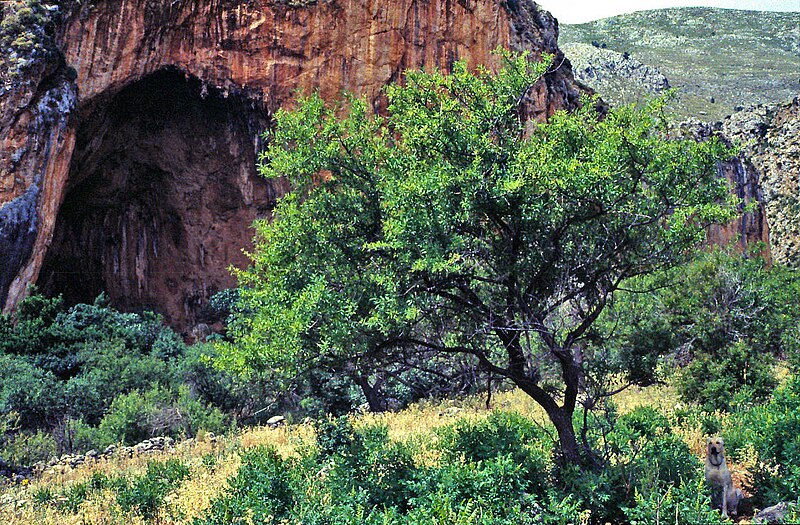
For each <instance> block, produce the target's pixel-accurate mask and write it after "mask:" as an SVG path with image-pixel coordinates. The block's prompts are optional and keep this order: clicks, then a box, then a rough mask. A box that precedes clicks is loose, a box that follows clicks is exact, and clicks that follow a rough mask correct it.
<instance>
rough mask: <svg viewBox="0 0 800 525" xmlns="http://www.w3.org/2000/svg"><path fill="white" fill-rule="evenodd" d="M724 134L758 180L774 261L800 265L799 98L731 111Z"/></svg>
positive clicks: (724, 126) (766, 237)
mask: <svg viewBox="0 0 800 525" xmlns="http://www.w3.org/2000/svg"><path fill="white" fill-rule="evenodd" d="M722 132H723V134H724V135H725V136H726V137H728V138H729V139H730V140H732V141H733V142H734V143H736V144H737V145H739V146H740V147H741V148H742V154H741V159H744V161H743V162H742V164H743V167H744V169H745V170H748V171H749V172H750V173H751V174H752V175H751V176H752V177H753V178H755V179H756V180H757V185H758V188H759V200H760V201H761V206H762V209H763V216H764V222H765V223H766V224H768V225H769V231H768V232H766V235H764V240H765V241H766V242H767V243H768V245H769V249H770V253H771V256H772V259H773V260H774V261H775V262H777V263H780V264H784V265H788V266H791V267H795V268H797V267H800V186H798V183H799V182H800V96H798V97H795V98H794V99H793V100H792V101H791V102H787V103H785V104H780V105H772V106H756V107H752V108H748V109H746V110H743V111H739V112H737V113H734V114H733V115H731V116H730V117H728V118H727V119H725V120H724V121H723V123H722Z"/></svg>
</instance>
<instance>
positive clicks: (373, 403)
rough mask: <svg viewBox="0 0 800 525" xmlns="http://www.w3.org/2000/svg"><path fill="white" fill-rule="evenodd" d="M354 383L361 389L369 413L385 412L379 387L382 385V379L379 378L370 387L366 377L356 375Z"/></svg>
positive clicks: (384, 402)
mask: <svg viewBox="0 0 800 525" xmlns="http://www.w3.org/2000/svg"><path fill="white" fill-rule="evenodd" d="M355 382H356V384H357V385H358V386H360V387H361V392H363V393H364V397H366V398H367V404H368V405H369V411H370V412H385V411H386V400H385V399H384V398H383V394H381V385H382V384H383V378H382V377H379V378H378V379H377V380H376V381H375V384H374V385H370V384H369V379H367V377H366V376H362V375H361V374H356V375H355Z"/></svg>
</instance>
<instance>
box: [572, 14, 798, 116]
mask: <svg viewBox="0 0 800 525" xmlns="http://www.w3.org/2000/svg"><path fill="white" fill-rule="evenodd" d="M560 33H561V34H560V37H559V44H560V45H564V44H567V43H571V42H579V43H586V44H591V43H593V42H594V43H595V44H596V45H600V46H603V45H605V47H607V49H610V50H614V51H618V52H620V53H624V52H628V53H630V55H631V57H633V58H635V59H637V60H639V61H640V62H643V63H645V64H649V65H652V66H655V67H656V68H658V70H659V71H661V73H663V74H664V75H665V76H666V77H667V78H668V79H669V82H670V85H671V86H672V87H676V88H678V89H679V90H680V93H681V100H680V103H679V106H678V108H677V110H678V111H679V112H680V113H681V115H683V116H696V117H699V118H701V119H703V120H717V119H720V118H722V117H724V116H726V115H728V114H730V113H731V112H732V111H733V110H734V108H735V107H736V106H748V105H752V104H762V103H776V102H782V101H785V100H787V99H789V98H790V97H792V96H794V95H797V94H798V93H800V13H767V12H760V11H739V10H733V9H712V8H704V7H703V8H701V7H690V8H674V9H658V10H653V11H640V12H638V13H632V14H627V15H620V16H616V17H612V18H605V19H602V20H597V21H594V22H589V23H586V24H578V25H567V24H563V25H561V32H560ZM568 56H569V55H568ZM601 94H602V92H601ZM607 98H612V99H613V96H612V97H607ZM712 98H713V100H714V102H712V101H711V100H712Z"/></svg>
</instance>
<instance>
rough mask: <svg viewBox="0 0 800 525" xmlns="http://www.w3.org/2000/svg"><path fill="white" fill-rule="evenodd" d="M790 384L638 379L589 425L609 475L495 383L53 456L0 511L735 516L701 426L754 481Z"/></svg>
mask: <svg viewBox="0 0 800 525" xmlns="http://www.w3.org/2000/svg"><path fill="white" fill-rule="evenodd" d="M787 384H788V385H789V386H788V387H784V393H783V394H780V395H777V396H776V400H775V401H774V402H773V403H775V404H776V407H778V409H777V410H772V412H770V409H764V410H761V411H756V412H752V413H749V415H748V416H746V417H745V418H744V419H742V418H741V417H740V418H739V419H736V418H737V417H739V416H736V415H729V416H721V415H719V414H708V413H704V412H701V411H699V410H697V409H694V408H692V407H687V406H685V405H683V404H681V403H680V402H678V401H677V399H678V396H677V394H676V393H675V392H674V390H673V389H671V388H666V387H650V388H648V389H631V390H628V391H625V392H623V394H621V395H620V396H618V398H617V400H616V404H615V407H614V409H613V410H609V411H607V412H606V413H604V414H603V415H602V416H600V415H598V416H591V417H590V421H589V422H590V428H591V431H590V432H589V434H588V439H589V440H591V441H592V444H593V446H594V447H595V449H596V450H601V451H602V452H603V456H604V459H605V461H606V462H607V463H606V468H605V469H604V470H603V471H602V472H601V473H598V474H586V473H585V472H579V471H576V470H569V469H561V470H559V469H558V467H557V466H556V464H555V462H554V460H553V456H552V444H553V436H552V435H551V430H550V428H549V426H548V425H547V424H546V423H545V421H544V417H543V415H542V413H541V412H540V411H539V410H538V409H537V408H536V407H535V406H534V405H533V403H532V402H531V401H530V400H529V398H527V397H526V396H525V395H524V394H522V393H520V392H518V391H509V392H500V393H496V394H495V395H494V396H493V405H494V407H495V408H494V409H493V410H486V409H485V406H484V404H485V400H484V399H483V398H478V397H472V398H466V399H464V400H461V401H445V402H437V403H433V402H427V403H419V404H416V405H413V406H412V407H410V408H409V409H407V410H404V411H402V412H398V413H386V414H363V415H360V416H356V417H349V418H348V417H343V418H339V419H329V420H318V421H316V422H306V423H303V424H297V425H290V426H288V427H280V428H267V427H258V428H252V429H247V430H243V431H239V432H238V433H235V434H231V435H228V436H221V437H217V438H214V439H197V440H191V441H189V442H186V443H181V444H178V446H177V447H176V448H175V450H174V451H171V452H160V453H156V454H153V455H147V456H137V457H133V458H127V457H118V456H117V457H113V458H110V459H100V460H98V461H96V462H92V463H88V464H86V465H83V466H81V467H79V468H77V469H68V468H63V469H60V470H59V469H51V470H50V471H48V472H46V473H45V474H43V475H42V477H41V478H39V479H36V480H34V481H32V482H30V483H26V484H20V485H8V486H6V487H5V488H4V490H3V492H2V494H0V520H2V522H3V523H9V524H43V525H46V524H85V523H86V524H88V523H91V524H109V525H111V524H123V523H124V524H128V523H130V524H145V523H159V524H191V525H217V524H220V525H221V524H225V525H228V524H238V523H241V524H249V523H287V524H290V523H303V524H315V523H320V524H322V523H330V524H334V523H335V524H357V523H358V524H361V523H376V524H377V523H380V524H384V525H385V524H398V525H399V524H401V523H419V524H423V523H424V524H445V523H447V524H458V523H464V524H466V523H470V524H473V523H475V524H496V525H499V524H509V525H510V524H512V523H514V524H517V523H531V524H533V523H564V524H566V523H605V522H608V521H610V522H613V523H624V522H636V521H637V520H638V522H640V523H650V522H652V519H653V515H652V512H653V509H656V508H658V510H659V512H660V513H661V515H662V516H663V515H670V516H675V515H676V512H678V513H679V516H680V517H681V520H682V521H681V522H697V521H698V520H701V521H702V520H705V522H722V521H721V518H720V517H719V513H718V512H717V511H714V510H711V509H710V504H709V501H710V500H709V494H708V492H707V489H705V488H704V487H703V481H702V478H703V466H702V460H701V457H700V456H701V454H702V450H703V445H704V440H703V437H704V435H707V434H709V433H716V432H719V431H722V432H723V433H726V434H730V435H732V438H733V439H732V444H733V445H734V447H736V448H735V453H734V454H733V457H734V459H735V461H736V462H735V463H734V464H732V470H733V471H734V474H735V477H736V478H737V479H741V480H742V481H747V480H749V479H750V478H752V476H751V473H750V472H749V471H747V470H744V467H746V466H748V465H749V466H750V467H751V468H753V467H754V466H755V465H756V463H758V461H754V456H758V455H759V454H760V455H761V456H760V457H761V458H762V461H761V463H762V464H764V461H763V459H765V458H767V456H768V454H769V443H770V441H769V439H762V440H760V441H759V440H758V439H756V440H753V439H750V438H752V437H753V436H752V435H751V434H752V433H751V434H748V433H747V432H745V431H743V430H741V429H742V428H743V425H742V424H743V423H744V425H745V426H746V425H749V424H757V425H759V428H761V429H762V430H761V431H760V432H761V434H762V435H764V436H766V435H768V434H769V433H768V432H765V431H764V430H763V429H764V428H766V427H767V426H768V425H767V423H766V419H765V418H766V417H767V416H766V414H768V413H773V414H778V415H780V416H781V421H782V422H783V427H781V428H782V429H783V430H781V431H784V430H785V427H787V425H789V426H790V425H791V424H792V421H794V419H792V418H791V417H790V414H791V413H792V410H794V409H795V408H797V405H798V404H799V403H798V401H797V400H798V399H800V398H799V397H798V396H796V395H795V394H794V392H796V391H797V388H796V387H795V386H792V381H788V382H787ZM642 405H647V406H642ZM747 418H749V419H747ZM795 419H797V418H795ZM799 420H800V419H799ZM737 428H738V429H739V430H738V431H737ZM200 437H201V438H202V436H200ZM773 437H774V436H773ZM745 442H751V443H752V442H757V443H762V444H764V445H765V446H766V447H767V448H764V449H763V450H755V449H754V448H753V446H751V445H745ZM755 473H756V474H757V475H761V476H764V475H766V474H765V472H764V471H763V469H762V470H758V469H755ZM762 481H763V480H762ZM779 488H780V487H777V486H772V487H771V489H770V490H773V491H775V490H778V489H779ZM788 488H789V489H791V487H788Z"/></svg>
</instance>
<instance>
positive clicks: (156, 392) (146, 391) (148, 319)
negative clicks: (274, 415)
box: [0, 294, 263, 461]
mask: <svg viewBox="0 0 800 525" xmlns="http://www.w3.org/2000/svg"><path fill="white" fill-rule="evenodd" d="M203 348H205V349H209V348H211V347H209V346H205V347H198V348H193V349H192V350H191V351H190V350H189V349H188V348H187V346H186V345H185V344H184V342H183V341H182V340H181V338H180V336H178V335H177V334H176V333H175V332H173V331H172V330H170V329H169V328H166V327H165V326H163V324H162V320H161V318H160V317H159V316H158V315H155V314H153V313H150V312H144V313H142V314H135V313H123V312H119V311H117V310H115V309H113V308H110V307H109V306H108V301H107V299H106V298H105V297H104V296H100V297H98V299H97V300H96V301H95V302H94V304H77V305H74V306H71V307H69V308H67V307H66V306H65V305H64V304H63V301H62V300H61V299H60V298H54V299H48V298H45V297H43V296H41V295H37V294H33V295H31V296H30V297H28V298H27V299H25V300H24V301H23V302H22V303H21V305H20V307H19V309H18V311H17V312H16V314H15V318H13V319H12V317H10V316H5V315H0V415H4V414H10V413H12V412H13V413H17V414H19V415H20V417H19V420H18V423H19V429H18V430H19V431H20V432H21V433H17V434H15V436H14V443H15V444H14V443H11V442H8V443H6V444H5V445H6V447H7V448H8V449H9V450H8V451H6V456H8V457H11V458H14V461H22V460H23V459H24V460H25V461H36V460H47V459H49V457H50V456H52V455H54V454H53V452H56V453H58V454H60V453H64V452H73V451H78V452H84V451H86V450H88V449H91V448H102V447H105V446H107V445H109V444H111V443H114V442H124V443H127V444H133V443H134V442H136V441H140V440H142V439H146V438H149V437H152V436H153V435H161V434H165V435H171V436H173V437H176V438H180V437H185V436H189V435H195V434H196V433H197V431H198V430H199V429H201V428H203V429H206V430H211V431H214V432H223V431H225V430H226V429H227V428H229V425H230V418H229V417H228V416H226V415H225V414H224V413H223V412H222V411H221V410H220V408H219V407H218V406H213V403H217V404H218V405H219V406H222V408H225V409H227V410H233V409H234V408H241V407H243V406H245V405H246V404H247V403H248V402H249V403H253V402H254V400H255V399H259V396H260V397H261V398H263V391H258V390H256V389H255V388H253V387H251V386H249V385H244V384H243V383H242V382H241V381H238V380H235V379H234V378H232V377H231V376H230V375H229V374H227V373H224V372H220V371H217V370H212V368H211V366H210V364H209V359H208V358H207V357H205V356H204V351H203ZM43 432H44V433H49V434H50V436H51V437H52V438H47V436H46V435H45V434H43ZM53 440H55V450H54V451H53V450H52V449H53V447H51V444H52V441H53ZM37 451H38V452H37Z"/></svg>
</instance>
